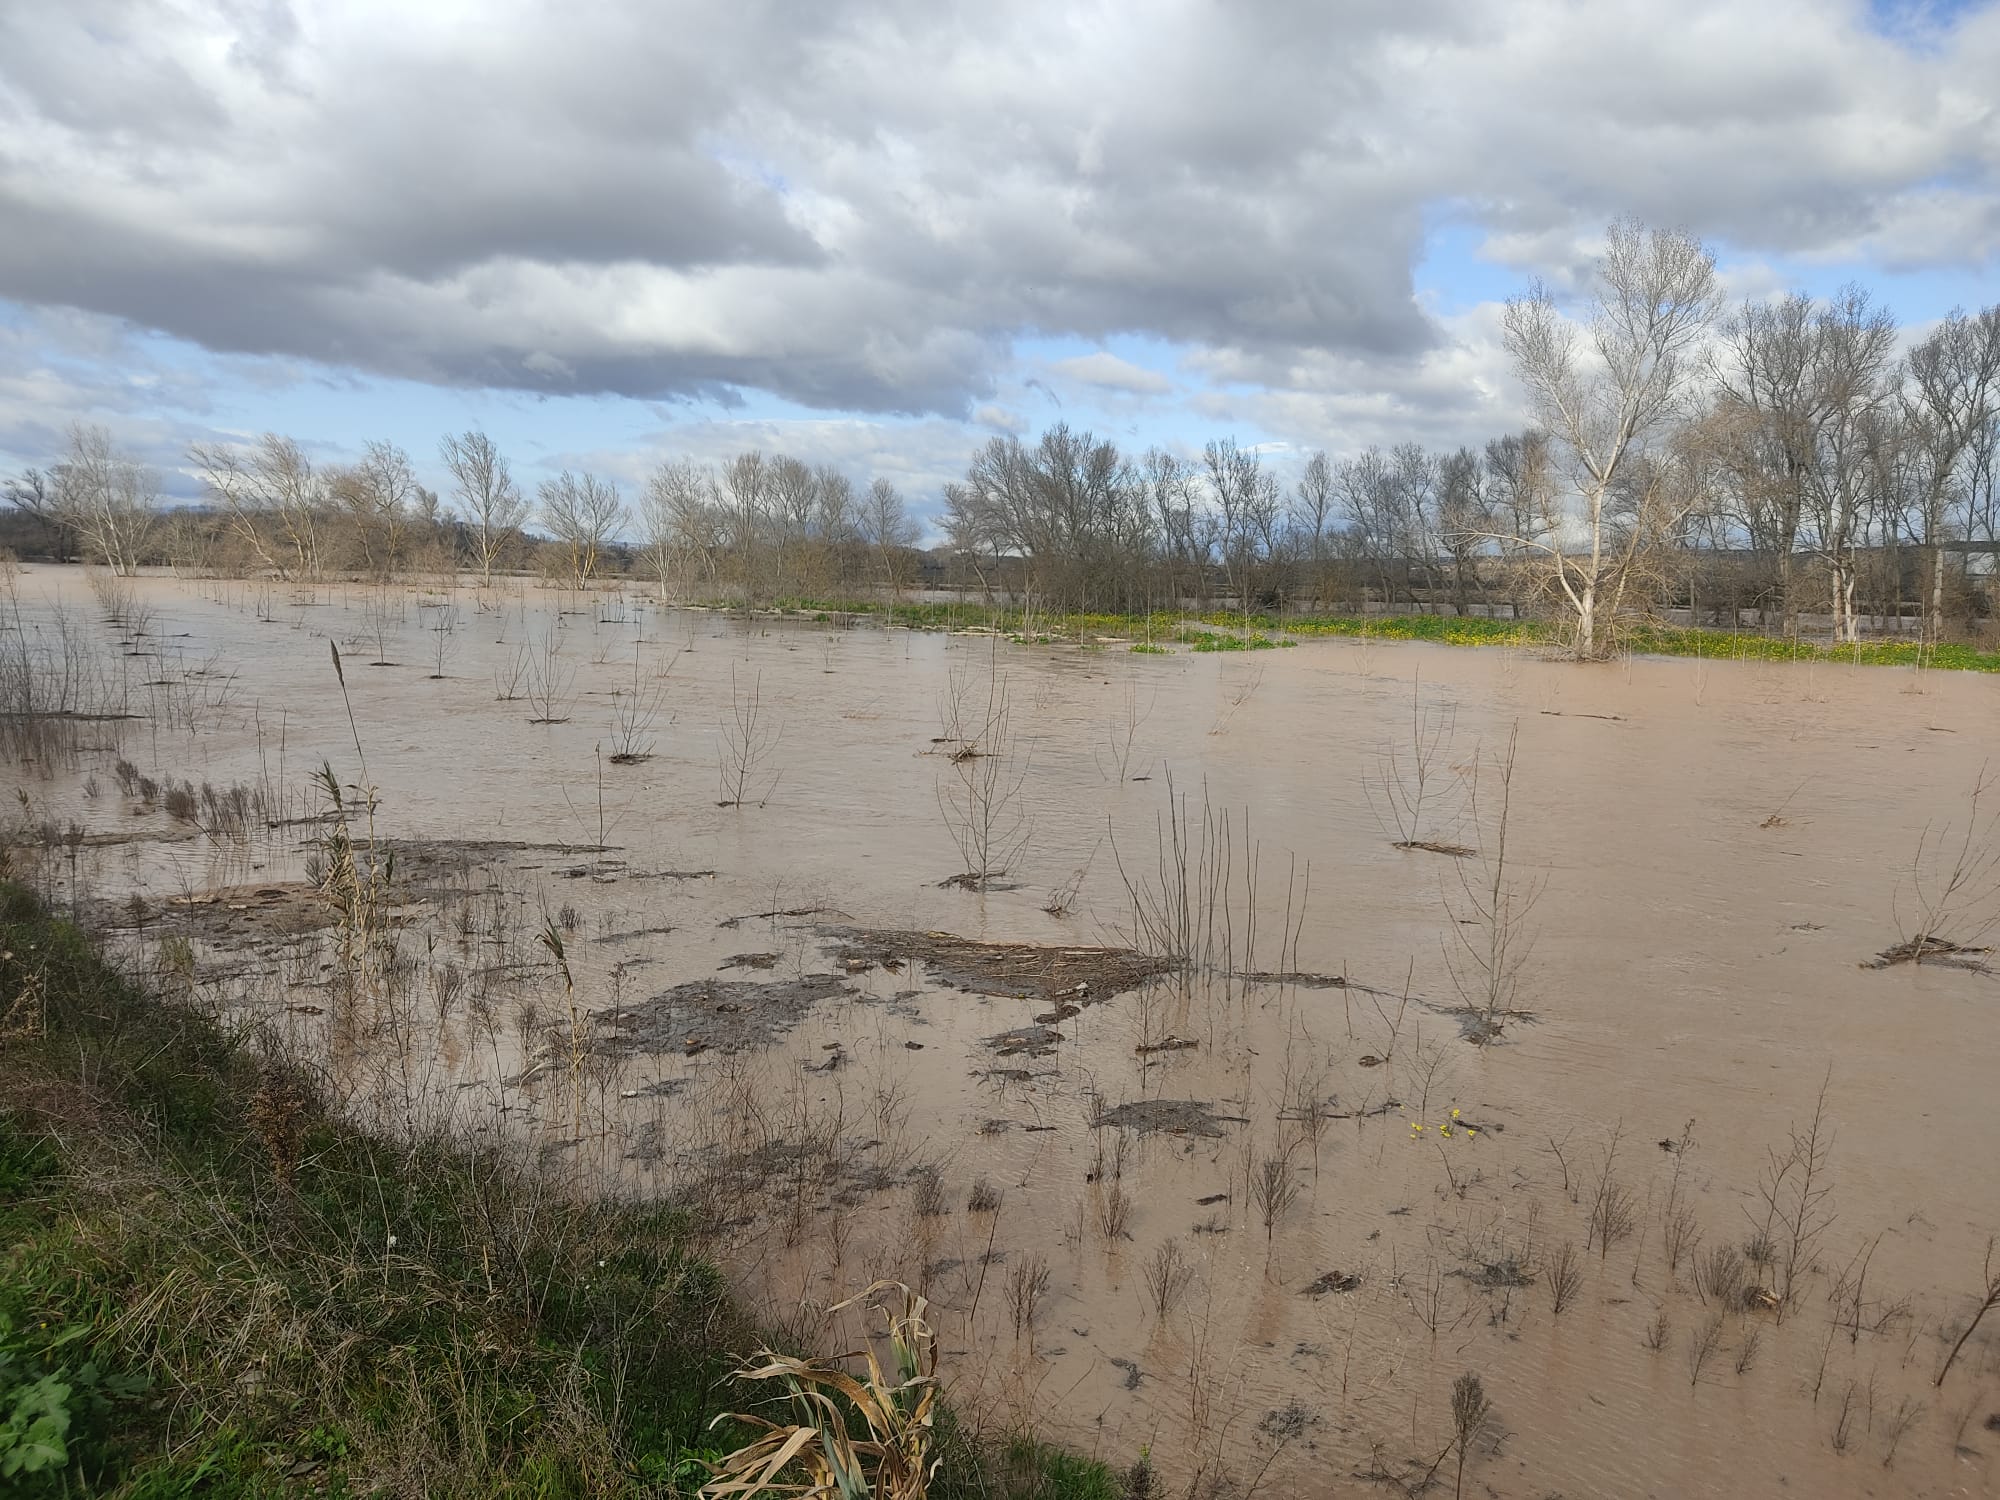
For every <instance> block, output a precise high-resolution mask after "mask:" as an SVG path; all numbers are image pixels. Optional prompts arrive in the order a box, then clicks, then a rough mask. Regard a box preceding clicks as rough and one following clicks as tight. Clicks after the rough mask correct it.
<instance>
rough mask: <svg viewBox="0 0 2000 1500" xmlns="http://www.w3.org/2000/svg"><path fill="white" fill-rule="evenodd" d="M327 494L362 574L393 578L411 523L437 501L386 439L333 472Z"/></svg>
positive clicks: (373, 444) (328, 478)
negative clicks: (341, 515) (340, 516)
mask: <svg viewBox="0 0 2000 1500" xmlns="http://www.w3.org/2000/svg"><path fill="white" fill-rule="evenodd" d="M327 492H328V495H329V497H330V498H331V499H332V501H333V503H334V504H335V505H336V506H338V507H339V508H340V509H341V510H342V511H343V512H344V513H345V514H346V516H347V519H348V524H349V528H350V530H351V532H352V534H353V537H354V545H355V549H356V551H357V552H358V553H359V555H360V562H361V566H362V569H363V571H365V572H367V573H368V574H370V575H371V576H373V577H376V578H388V577H392V576H394V574H395V573H396V571H397V569H398V568H399V567H400V566H401V564H402V562H403V557H404V553H405V551H406V549H407V547H408V544H409V534H410V530H411V527H412V525H413V523H415V522H416V521H417V520H418V518H419V516H420V515H421V514H423V513H425V512H426V511H428V510H431V509H432V508H433V507H434V503H435V499H436V497H435V496H432V495H431V494H430V493H429V492H428V491H427V490H425V489H424V487H423V486H422V485H421V484H419V483H418V482H417V475H416V470H415V469H414V468H413V467H412V466H411V464H410V456H409V454H407V453H405V452H404V451H403V450H402V449H401V448H399V447H397V446H396V445H395V444H394V443H390V442H384V441H376V442H371V443H369V444H368V446H367V448H366V449H365V450H364V451H363V454H362V458H361V462H359V463H358V464H353V465H351V466H349V467H347V468H344V469H336V470H334V471H332V472H331V473H330V474H329V475H328V476H327Z"/></svg>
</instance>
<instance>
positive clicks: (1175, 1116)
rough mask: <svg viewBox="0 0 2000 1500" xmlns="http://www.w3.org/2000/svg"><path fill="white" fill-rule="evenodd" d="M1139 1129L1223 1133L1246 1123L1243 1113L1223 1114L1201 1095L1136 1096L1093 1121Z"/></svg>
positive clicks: (1141, 1130)
mask: <svg viewBox="0 0 2000 1500" xmlns="http://www.w3.org/2000/svg"><path fill="white" fill-rule="evenodd" d="M1090 1123H1091V1124H1093V1125H1116V1126H1119V1127H1120V1128H1121V1129H1125V1130H1136V1131H1138V1132H1139V1133H1140V1134H1141V1135H1152V1134H1155V1133H1162V1132H1163V1133H1166V1134H1171V1135H1201V1136H1219V1135H1221V1134H1222V1127H1223V1126H1224V1125H1226V1124H1227V1125H1244V1124H1248V1123H1249V1122H1248V1120H1247V1119H1246V1118H1245V1117H1244V1116H1242V1115H1219V1114H1217V1113H1216V1112H1215V1108H1214V1106H1213V1105H1208V1104H1204V1103H1202V1102H1201V1101H1200V1100H1199V1099H1135V1100H1133V1101H1132V1102H1131V1103H1129V1104H1120V1105H1118V1106H1117V1107H1116V1108H1113V1109H1101V1110H1099V1111H1098V1112H1097V1114H1096V1116H1095V1118H1093V1119H1092V1120H1091V1122H1090Z"/></svg>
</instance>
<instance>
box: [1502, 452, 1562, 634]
mask: <svg viewBox="0 0 2000 1500" xmlns="http://www.w3.org/2000/svg"><path fill="white" fill-rule="evenodd" d="M1486 474H1487V483H1486V503H1487V515H1488V516H1489V518H1490V529H1491V530H1492V532H1493V533H1494V535H1495V536H1496V537H1497V538H1498V544H1499V547H1500V563H1501V567H1502V569H1503V570H1504V572H1505V577H1506V584H1507V599H1508V603H1509V605H1510V606H1511V607H1512V609H1513V613H1514V617H1515V618H1516V619H1519V618H1520V617H1521V612H1522V607H1523V605H1524V603H1525V602H1526V601H1525V599H1524V597H1523V596H1524V594H1525V593H1526V588H1525V585H1526V584H1527V581H1528V571H1529V570H1528V560H1529V558H1530V556H1531V555H1533V554H1534V553H1535V549H1536V548H1538V547H1539V546H1540V545H1541V544H1542V543H1544V542H1546V541H1547V540H1548V539H1549V538H1550V537H1551V536H1553V535H1554V534H1555V530H1556V526H1557V519H1556V514H1555V498H1556V497H1555V471H1554V466H1553V462H1552V458H1551V455H1550V453H1549V439H1548V434H1547V433H1545V432H1543V431H1541V429H1539V428H1535V427H1530V428H1529V429H1527V430H1526V431H1525V432H1518V433H1509V434H1508V435H1507V436H1505V437H1500V438H1495V439H1493V440H1492V441H1491V442H1489V443H1488V444H1487V445H1486Z"/></svg>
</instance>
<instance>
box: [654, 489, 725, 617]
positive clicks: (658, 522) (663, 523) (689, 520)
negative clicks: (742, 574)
mask: <svg viewBox="0 0 2000 1500" xmlns="http://www.w3.org/2000/svg"><path fill="white" fill-rule="evenodd" d="M639 534H640V545H641V547H642V548H643V549H644V554H645V558H646V564H647V566H648V567H649V568H650V569H651V570H652V573H653V576H654V578H655V579H656V580H657V581H658V583H659V587H660V597H661V598H665V597H666V595H667V579H668V577H669V575H671V574H672V572H673V571H674V569H675V568H676V567H678V568H679V569H680V570H681V572H682V574H683V576H684V577H686V576H689V575H694V574H698V575H699V576H700V577H701V579H702V580H703V581H704V582H713V581H714V579H715V574H716V559H717V556H718V554H719V553H720V552H721V550H722V545H723V528H722V522H721V518H720V516H719V515H718V514H717V505H716V488H715V475H714V473H713V472H712V471H711V470H709V469H708V468H706V467H705V466H704V465H701V464H698V463H696V462H695V461H694V460H693V459H691V458H682V459H676V460H674V461H672V462H668V463H662V464H661V465H660V466H659V467H658V468H657V469H655V470H654V471H653V473H652V476H651V477H650V478H648V479H647V481H646V493H645V495H644V496H643V497H642V498H641V499H640V501H639Z"/></svg>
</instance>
